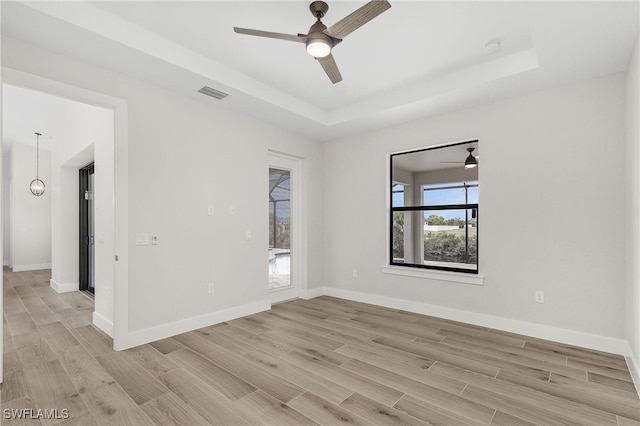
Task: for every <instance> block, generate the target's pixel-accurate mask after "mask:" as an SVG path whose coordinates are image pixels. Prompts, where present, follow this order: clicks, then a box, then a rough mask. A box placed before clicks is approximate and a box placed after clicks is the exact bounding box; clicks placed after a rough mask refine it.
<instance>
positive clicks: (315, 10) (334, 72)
mask: <svg viewBox="0 0 640 426" xmlns="http://www.w3.org/2000/svg"><path fill="white" fill-rule="evenodd" d="M390 7H391V5H390V4H389V2H388V1H387V0H373V1H370V2H369V3H367V4H365V5H364V6H362V7H361V8H359V9H358V10H356V11H354V12H352V13H351V14H349V15H347V16H345V17H344V18H342V19H341V20H339V21H338V22H336V23H335V24H333V25H332V26H330V27H329V28H327V26H326V25H325V24H323V23H322V21H321V20H320V19H321V18H323V17H324V15H325V14H326V13H327V11H328V10H329V5H327V4H326V3H325V2H323V1H314V2H313V3H311V4H310V5H309V10H311V13H312V14H313V16H314V17H315V18H316V23H315V24H313V25H312V26H311V28H309V32H308V34H297V35H294V34H283V33H274V32H270V31H261V30H252V29H248V28H239V27H233V30H234V31H235V32H236V33H238V34H247V35H253V36H258V37H268V38H276V39H279V40H287V41H294V42H298V43H304V44H305V46H306V48H307V53H309V55H311V56H313V57H314V58H315V59H317V60H318V62H320V65H321V66H322V69H324V72H325V73H327V76H329V79H330V80H331V82H332V83H333V84H336V83H338V82H339V81H342V75H340V71H339V70H338V66H337V65H336V61H335V60H334V59H333V55H332V54H331V50H332V49H333V48H334V47H335V46H336V45H337V44H338V43H340V42H341V41H342V39H343V38H345V37H346V36H347V35H349V34H351V33H352V32H354V31H355V30H357V29H358V28H360V27H361V26H363V25H364V24H366V23H367V22H369V21H371V20H372V19H373V18H375V17H376V16H378V15H380V14H381V13H382V12H384V11H385V10H387V9H389V8H390Z"/></svg>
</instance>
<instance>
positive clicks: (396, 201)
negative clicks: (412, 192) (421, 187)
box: [391, 183, 405, 207]
mask: <svg viewBox="0 0 640 426" xmlns="http://www.w3.org/2000/svg"><path fill="white" fill-rule="evenodd" d="M404 190H405V186H404V185H403V184H401V183H394V184H393V186H392V187H391V206H393V207H404Z"/></svg>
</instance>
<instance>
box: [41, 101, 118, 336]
mask: <svg viewBox="0 0 640 426" xmlns="http://www.w3.org/2000/svg"><path fill="white" fill-rule="evenodd" d="M51 113H52V114H53V115H54V116H55V118H56V119H55V121H54V122H55V129H53V134H54V135H55V137H54V143H53V155H52V172H53V178H52V186H53V193H54V195H53V206H52V221H53V224H54V227H53V268H52V277H51V284H52V286H53V287H54V288H55V289H56V290H58V291H61V292H66V291H76V290H78V288H79V246H78V241H79V219H78V208H79V205H78V203H79V199H78V188H79V178H78V170H79V169H80V168H82V167H83V166H85V165H87V164H89V163H91V162H94V166H95V174H94V177H95V182H96V188H95V194H94V200H95V218H96V223H95V233H96V236H100V237H101V238H96V239H95V241H96V242H95V296H96V297H95V300H96V303H95V313H94V318H95V317H96V316H97V317H98V318H99V321H100V322H99V325H100V326H101V328H103V329H104V330H105V331H106V332H107V333H109V334H111V333H112V331H111V330H112V328H113V259H114V257H113V256H114V243H115V241H114V214H115V210H114V158H113V152H114V149H113V140H114V139H113V138H114V133H113V132H114V121H113V120H114V118H113V111H111V110H108V109H104V108H100V107H95V106H92V105H87V104H84V103H80V102H72V101H69V100H66V99H59V100H58V106H57V107H56V109H55V111H51Z"/></svg>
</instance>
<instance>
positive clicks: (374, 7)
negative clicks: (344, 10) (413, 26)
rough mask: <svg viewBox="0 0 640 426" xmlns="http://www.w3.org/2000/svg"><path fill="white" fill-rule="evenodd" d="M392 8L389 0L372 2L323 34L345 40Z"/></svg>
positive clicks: (374, 0) (373, 0)
mask: <svg viewBox="0 0 640 426" xmlns="http://www.w3.org/2000/svg"><path fill="white" fill-rule="evenodd" d="M390 7H391V4H389V2H388V1H387V0H372V1H370V2H369V3H367V4H365V5H364V6H362V7H361V8H360V9H358V10H356V11H355V12H352V13H351V14H349V15H347V16H345V17H344V18H342V19H341V20H339V21H338V22H336V23H335V24H333V25H332V26H330V27H329V28H327V29H326V30H324V31H323V32H324V33H325V34H327V35H329V36H331V37H333V38H337V39H343V38H345V37H346V36H347V35H349V34H351V33H352V32H354V31H355V30H357V29H358V28H360V27H361V26H363V25H364V24H366V23H367V22H369V21H370V20H372V19H373V18H375V17H376V16H378V15H380V14H381V13H382V12H384V11H385V10H387V9H389V8H390Z"/></svg>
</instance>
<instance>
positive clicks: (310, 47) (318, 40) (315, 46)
mask: <svg viewBox="0 0 640 426" xmlns="http://www.w3.org/2000/svg"><path fill="white" fill-rule="evenodd" d="M306 46H307V53H308V54H309V55H311V56H313V57H314V58H324V57H325V56H328V55H329V54H330V53H331V43H330V42H329V40H328V39H327V38H326V36H325V37H322V36H312V35H310V36H309V37H308V38H307V42H306Z"/></svg>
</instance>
